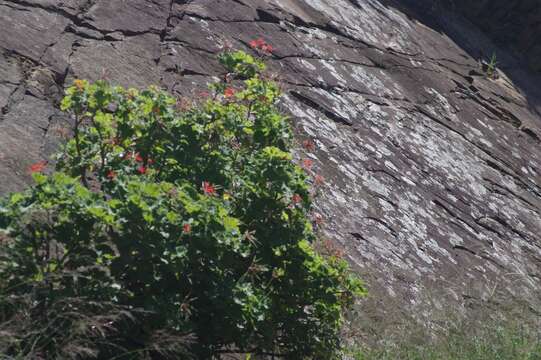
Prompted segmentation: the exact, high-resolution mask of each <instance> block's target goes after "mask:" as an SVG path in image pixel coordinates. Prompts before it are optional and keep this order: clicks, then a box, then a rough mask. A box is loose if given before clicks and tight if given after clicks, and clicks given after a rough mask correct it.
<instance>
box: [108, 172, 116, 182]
mask: <svg viewBox="0 0 541 360" xmlns="http://www.w3.org/2000/svg"><path fill="white" fill-rule="evenodd" d="M106 176H107V179H110V180H113V179H114V178H116V172H114V171H113V170H109V172H108V173H107V175H106Z"/></svg>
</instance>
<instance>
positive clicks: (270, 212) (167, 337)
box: [0, 42, 364, 359]
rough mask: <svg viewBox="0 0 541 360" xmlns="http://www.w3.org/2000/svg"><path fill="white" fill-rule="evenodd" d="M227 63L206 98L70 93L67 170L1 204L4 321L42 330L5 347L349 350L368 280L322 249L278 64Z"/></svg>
mask: <svg viewBox="0 0 541 360" xmlns="http://www.w3.org/2000/svg"><path fill="white" fill-rule="evenodd" d="M255 44H256V45H257V46H259V48H263V45H265V46H266V47H265V48H264V49H263V51H266V52H269V51H272V48H270V47H269V45H266V44H261V43H260V42H258V43H255ZM220 61H221V63H222V64H223V65H224V67H225V68H226V70H227V75H226V76H224V81H222V82H220V83H217V84H214V85H212V86H211V88H210V92H211V93H212V96H209V97H208V98H207V99H205V100H204V101H203V102H202V103H200V105H198V106H194V107H189V106H187V105H186V104H185V103H182V104H181V103H179V101H178V100H177V99H175V98H173V97H171V96H170V95H168V94H167V93H165V92H163V91H161V90H159V89H157V88H155V87H151V88H149V89H146V90H143V91H137V90H133V89H130V90H125V89H123V88H121V87H113V86H110V85H109V84H108V83H106V82H104V81H98V82H96V83H93V84H91V83H89V82H87V81H84V80H76V81H75V82H74V85H73V86H72V87H70V88H69V89H67V95H66V97H65V98H64V100H63V101H62V105H61V106H62V109H63V110H64V111H67V112H69V113H70V114H72V115H73V124H74V125H73V129H72V130H73V137H72V138H71V139H70V140H69V141H68V142H67V144H66V145H65V147H64V150H63V151H62V152H61V153H60V154H59V155H58V156H57V157H56V159H55V160H56V169H55V171H53V172H52V174H50V175H48V176H47V175H45V174H44V170H45V168H46V163H45V162H43V163H39V164H37V165H36V166H32V167H31V171H32V172H33V177H34V180H35V185H34V186H33V187H32V188H31V189H29V190H28V191H26V192H22V193H16V194H13V195H12V196H10V197H9V198H8V199H5V200H4V201H2V202H0V235H1V236H3V237H2V238H1V239H4V240H2V241H1V244H0V323H7V322H10V321H13V320H14V319H15V318H17V317H23V318H27V319H30V322H31V323H33V324H34V325H35V331H33V332H28V333H20V332H19V333H17V328H16V327H15V329H14V330H13V329H12V330H13V331H12V333H13V334H14V335H13V336H12V337H11V338H10V339H12V340H9V341H8V340H5V341H4V342H3V341H1V340H0V352H3V353H4V354H6V355H8V356H9V355H12V354H16V353H19V354H23V355H25V356H26V355H29V356H38V357H44V358H58V357H65V356H66V354H67V353H69V352H70V350H69V349H78V350H79V351H78V352H77V354H79V355H80V356H83V355H84V356H83V357H85V356H86V357H100V358H113V357H116V356H122V358H127V359H128V358H129V359H136V358H144V357H156V356H158V355H159V356H161V357H170V358H175V359H178V358H189V357H190V356H191V357H195V358H200V359H210V358H214V357H217V356H219V354H222V353H230V352H235V353H253V354H271V355H277V356H278V355H279V356H282V357H284V358H287V359H306V358H314V359H333V358H335V357H336V356H338V355H337V352H338V350H339V348H340V341H339V336H338V333H339V330H340V327H341V323H342V315H343V312H344V311H345V310H346V309H347V308H348V307H349V306H350V305H352V303H353V301H354V299H355V297H356V296H359V295H362V294H363V293H364V289H363V286H362V284H361V282H360V281H359V280H358V279H357V278H356V277H355V276H353V275H352V274H351V273H350V272H349V270H348V266H347V263H346V262H345V261H344V260H342V259H340V258H339V257H336V256H324V255H322V254H319V253H318V252H316V251H315V250H314V248H313V243H314V240H315V235H314V232H313V230H312V226H311V223H310V221H309V219H308V212H309V210H310V201H311V200H310V195H309V186H308V185H307V176H306V174H305V172H304V171H303V170H302V169H301V168H300V167H299V166H297V165H295V164H293V162H292V161H291V160H292V157H291V155H290V144H291V142H292V133H291V130H290V127H289V125H288V122H287V119H286V117H285V116H284V115H283V114H281V113H280V112H279V111H278V110H277V108H276V106H275V103H276V101H277V99H278V97H279V95H280V92H279V89H278V87H277V86H276V84H274V83H273V82H271V81H269V80H267V79H266V77H265V75H264V70H265V64H264V63H263V62H261V61H260V60H258V59H255V58H253V57H252V56H250V55H248V54H246V53H244V52H241V51H236V52H233V51H228V52H225V53H223V54H222V55H221V56H220ZM311 165H312V164H311V162H308V161H305V163H304V166H305V168H308V169H309V168H310V167H311ZM103 308H106V310H99V309H103ZM51 309H54V311H52V310H51ZM21 312H23V313H21ZM54 314H79V315H81V316H58V317H57V318H54V316H53V315H54ZM53 318H54V319H56V320H54V321H52V320H51V319H53ZM89 319H90V320H91V321H89ZM51 328H52V329H54V331H51ZM40 329H41V330H42V331H40ZM70 329H71V330H70ZM1 330H2V329H1V328H0V331H1ZM26 330H27V329H26ZM64 330H69V332H68V333H66V332H65V331H64ZM73 353H75V352H73ZM73 353H72V354H73ZM122 354H133V355H122Z"/></svg>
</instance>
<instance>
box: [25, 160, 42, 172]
mask: <svg viewBox="0 0 541 360" xmlns="http://www.w3.org/2000/svg"><path fill="white" fill-rule="evenodd" d="M46 166H47V161H46V160H42V161H38V162H37V163H35V164H32V165H30V167H29V168H28V172H30V173H31V174H33V173H36V172H42V171H43V170H44V169H45V167H46Z"/></svg>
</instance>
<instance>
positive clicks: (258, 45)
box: [250, 38, 274, 54]
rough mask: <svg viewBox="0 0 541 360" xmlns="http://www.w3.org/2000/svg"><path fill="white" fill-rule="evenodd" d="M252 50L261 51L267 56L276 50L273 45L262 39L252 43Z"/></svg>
mask: <svg viewBox="0 0 541 360" xmlns="http://www.w3.org/2000/svg"><path fill="white" fill-rule="evenodd" d="M250 46H251V47H252V49H256V50H261V51H263V52H265V53H267V54H271V53H272V51H273V50H274V49H273V47H272V45H269V44H267V43H266V42H265V40H263V39H262V38H259V39H256V40H252V41H250Z"/></svg>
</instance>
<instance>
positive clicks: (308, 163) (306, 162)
mask: <svg viewBox="0 0 541 360" xmlns="http://www.w3.org/2000/svg"><path fill="white" fill-rule="evenodd" d="M312 165H314V162H313V161H312V160H310V159H304V160H303V161H302V166H303V167H304V168H305V169H307V170H310V169H311V168H312Z"/></svg>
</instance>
